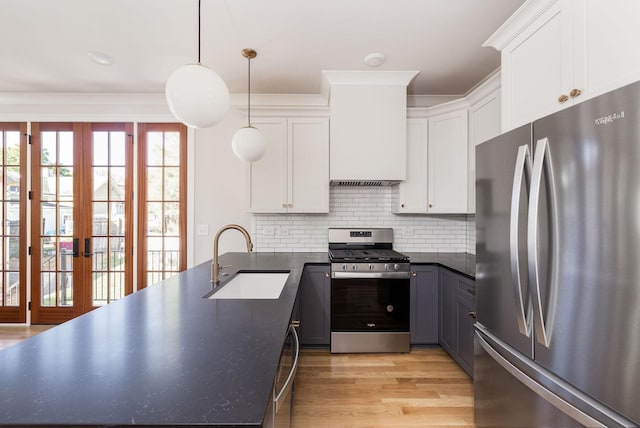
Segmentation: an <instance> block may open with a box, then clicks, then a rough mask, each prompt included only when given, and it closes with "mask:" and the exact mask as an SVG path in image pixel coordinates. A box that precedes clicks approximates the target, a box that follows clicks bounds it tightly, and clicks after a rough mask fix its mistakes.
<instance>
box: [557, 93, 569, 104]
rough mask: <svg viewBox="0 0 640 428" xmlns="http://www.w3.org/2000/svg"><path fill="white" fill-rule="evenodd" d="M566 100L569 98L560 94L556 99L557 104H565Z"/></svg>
mask: <svg viewBox="0 0 640 428" xmlns="http://www.w3.org/2000/svg"><path fill="white" fill-rule="evenodd" d="M568 99H569V97H568V96H566V95H565V94H562V95H560V96H559V97H558V102H559V103H566V102H567V100H568Z"/></svg>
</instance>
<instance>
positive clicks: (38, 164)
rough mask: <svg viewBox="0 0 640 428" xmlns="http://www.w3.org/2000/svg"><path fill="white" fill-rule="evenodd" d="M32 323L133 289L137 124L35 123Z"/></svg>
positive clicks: (52, 320)
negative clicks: (134, 147)
mask: <svg viewBox="0 0 640 428" xmlns="http://www.w3.org/2000/svg"><path fill="white" fill-rule="evenodd" d="M31 135H32V147H31V168H32V169H31V170H32V177H34V178H33V179H32V193H31V195H30V198H31V243H32V245H31V302H32V306H31V310H32V313H31V321H32V322H33V323H34V324H57V323H60V322H64V321H66V320H68V319H71V318H73V317H75V316H78V315H80V314H83V313H85V312H88V311H90V310H91V309H94V308H96V307H98V306H102V305H104V304H107V303H109V302H111V301H113V300H117V299H119V298H121V297H123V296H124V295H126V294H129V293H131V292H132V291H133V233H132V232H133V231H132V229H133V211H132V210H133V170H132V169H133V125H132V124H124V123H33V124H32V127H31Z"/></svg>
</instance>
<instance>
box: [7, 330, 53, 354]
mask: <svg viewBox="0 0 640 428" xmlns="http://www.w3.org/2000/svg"><path fill="white" fill-rule="evenodd" d="M51 327H53V326H52V325H32V326H24V325H0V350H1V349H4V348H6V347H8V346H11V345H13V344H15V343H18V342H20V341H22V340H24V339H28V338H29V337H31V336H33V335H35V334H38V333H40V332H43V331H45V330H47V329H50V328H51Z"/></svg>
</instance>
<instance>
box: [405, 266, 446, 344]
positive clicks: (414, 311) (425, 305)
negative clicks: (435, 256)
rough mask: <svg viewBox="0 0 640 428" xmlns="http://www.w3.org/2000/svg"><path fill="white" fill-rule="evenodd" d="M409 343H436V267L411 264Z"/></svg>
mask: <svg viewBox="0 0 640 428" xmlns="http://www.w3.org/2000/svg"><path fill="white" fill-rule="evenodd" d="M411 272H412V276H411V285H410V290H411V320H410V322H411V344H412V345H437V344H438V319H439V316H438V267H437V266H429V265H412V266H411Z"/></svg>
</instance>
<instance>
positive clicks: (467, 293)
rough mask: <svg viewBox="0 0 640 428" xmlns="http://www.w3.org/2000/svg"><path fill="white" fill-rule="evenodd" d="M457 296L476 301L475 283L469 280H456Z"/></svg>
mask: <svg viewBox="0 0 640 428" xmlns="http://www.w3.org/2000/svg"><path fill="white" fill-rule="evenodd" d="M458 294H460V295H462V296H463V297H465V298H467V299H471V300H473V301H474V302H475V300H476V283H475V282H474V281H471V280H465V279H462V278H460V279H459V280H458Z"/></svg>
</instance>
